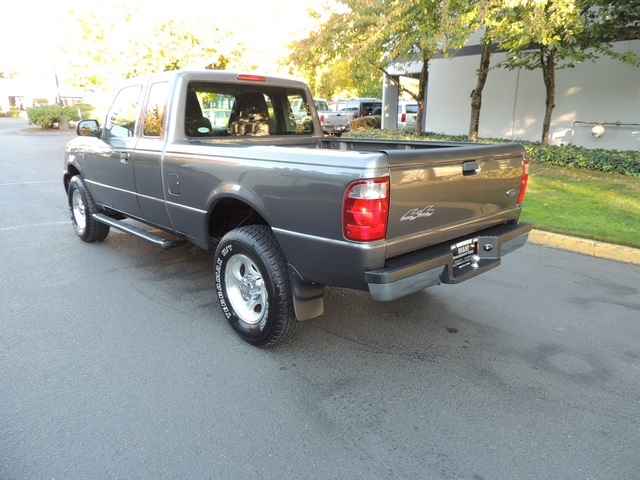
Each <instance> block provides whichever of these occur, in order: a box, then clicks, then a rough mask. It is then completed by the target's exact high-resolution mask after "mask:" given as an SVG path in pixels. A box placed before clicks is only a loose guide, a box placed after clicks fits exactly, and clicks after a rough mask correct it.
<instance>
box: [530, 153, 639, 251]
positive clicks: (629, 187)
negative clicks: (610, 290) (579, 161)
mask: <svg viewBox="0 0 640 480" xmlns="http://www.w3.org/2000/svg"><path fill="white" fill-rule="evenodd" d="M530 172H531V177H530V179H529V187H528V188H527V196H526V197H525V202H524V209H523V211H522V217H521V219H522V220H523V221H526V222H531V223H532V224H533V227H534V228H537V229H539V230H545V231H548V232H555V233H563V234H566V235H574V236H578V237H583V238H589V239H593V240H600V241H603V242H608V243H614V244H618V245H626V246H630V247H636V248H640V178H638V177H627V176H623V175H619V174H614V173H602V172H596V171H591V170H582V169H577V168H568V167H555V166H551V165H543V164H531V165H530Z"/></svg>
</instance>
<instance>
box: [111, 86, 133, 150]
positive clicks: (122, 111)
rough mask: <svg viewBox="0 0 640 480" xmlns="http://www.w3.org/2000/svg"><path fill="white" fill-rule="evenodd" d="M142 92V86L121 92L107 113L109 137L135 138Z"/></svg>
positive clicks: (127, 88) (124, 89)
mask: <svg viewBox="0 0 640 480" xmlns="http://www.w3.org/2000/svg"><path fill="white" fill-rule="evenodd" d="M141 92H142V86H141V85H132V86H130V87H126V88H123V89H122V90H120V92H119V93H118V95H117V96H116V98H115V100H114V101H113V104H112V105H111V108H110V109H109V113H107V125H106V132H107V137H117V138H126V137H133V133H134V132H135V125H136V119H137V118H138V105H139V103H140V94H141Z"/></svg>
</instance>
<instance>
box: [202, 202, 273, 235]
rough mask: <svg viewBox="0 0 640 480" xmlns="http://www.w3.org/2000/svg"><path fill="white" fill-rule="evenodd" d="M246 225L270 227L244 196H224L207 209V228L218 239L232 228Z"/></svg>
mask: <svg viewBox="0 0 640 480" xmlns="http://www.w3.org/2000/svg"><path fill="white" fill-rule="evenodd" d="M246 225H265V226H267V227H271V225H269V222H267V220H266V219H265V217H264V215H262V214H261V213H260V212H259V211H258V209H257V208H256V206H255V205H253V204H252V203H251V202H249V201H247V199H246V198H242V197H236V196H224V197H221V198H218V199H217V200H216V201H215V202H214V203H213V204H212V206H211V208H210V209H209V215H208V219H207V228H208V232H209V236H210V237H213V238H216V239H220V238H222V237H223V236H224V235H225V234H226V233H227V232H230V231H231V230H233V229H234V228H237V227H240V226H246Z"/></svg>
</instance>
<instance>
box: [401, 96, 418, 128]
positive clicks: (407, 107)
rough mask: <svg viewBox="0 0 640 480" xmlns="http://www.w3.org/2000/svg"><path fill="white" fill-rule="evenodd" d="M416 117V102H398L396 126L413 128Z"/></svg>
mask: <svg viewBox="0 0 640 480" xmlns="http://www.w3.org/2000/svg"><path fill="white" fill-rule="evenodd" d="M417 117H418V104H417V103H416V102H406V101H403V100H401V101H399V102H398V128H404V129H407V130H415V128H416V118H417Z"/></svg>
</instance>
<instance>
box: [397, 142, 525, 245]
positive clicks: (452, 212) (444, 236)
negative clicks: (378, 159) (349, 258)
mask: <svg viewBox="0 0 640 480" xmlns="http://www.w3.org/2000/svg"><path fill="white" fill-rule="evenodd" d="M384 153H385V154H386V155H387V157H388V158H389V163H390V176H391V194H390V206H389V223H388V228H387V243H388V248H387V258H390V257H394V256H397V255H401V254H403V253H406V252H410V251H413V250H415V249H418V248H424V247H427V246H431V245H435V244H438V243H441V242H445V241H449V240H451V239H454V238H458V237H462V236H465V235H470V234H472V233H474V232H477V231H480V230H483V229H485V228H488V227H491V226H493V225H498V224H501V223H505V222H507V221H509V220H517V219H518V217H519V214H520V205H518V203H517V202H518V194H519V191H520V183H521V177H522V168H523V167H522V162H523V159H524V149H523V148H522V146H521V145H519V144H503V145H483V144H471V145H467V144H463V145H461V146H458V145H456V146H452V145H451V144H449V145H447V146H443V147H442V148H433V147H431V148H429V149H425V150H423V149H420V148H414V149H412V150H405V151H401V150H386V151H384Z"/></svg>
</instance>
